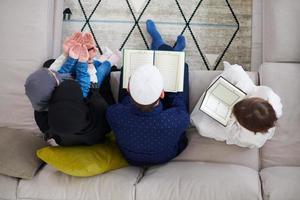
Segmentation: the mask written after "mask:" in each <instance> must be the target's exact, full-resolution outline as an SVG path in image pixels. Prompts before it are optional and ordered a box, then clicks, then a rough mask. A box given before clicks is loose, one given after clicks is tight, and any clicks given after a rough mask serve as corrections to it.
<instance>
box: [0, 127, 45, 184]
mask: <svg viewBox="0 0 300 200" xmlns="http://www.w3.org/2000/svg"><path fill="white" fill-rule="evenodd" d="M0 137H1V139H0V152H1V153H0V174H4V175H7V176H12V177H17V178H23V179H30V178H33V176H34V174H35V172H36V171H37V170H38V169H39V167H40V166H41V164H42V161H41V160H40V159H38V157H37V156H36V155H35V152H36V150H37V149H40V148H42V147H44V146H47V143H46V142H44V140H43V139H42V138H41V137H38V136H36V135H35V134H33V133H31V132H27V131H24V130H18V129H11V128H4V127H1V128H0Z"/></svg>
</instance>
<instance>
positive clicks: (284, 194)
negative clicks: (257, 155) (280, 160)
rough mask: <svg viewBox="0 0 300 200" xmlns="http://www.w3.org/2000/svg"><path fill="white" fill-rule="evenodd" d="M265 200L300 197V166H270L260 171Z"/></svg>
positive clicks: (288, 199)
mask: <svg viewBox="0 0 300 200" xmlns="http://www.w3.org/2000/svg"><path fill="white" fill-rule="evenodd" d="M260 175H261V180H262V185H263V196H264V200H282V199H284V200H297V199H299V198H300V190H299V186H300V167H269V168H265V169H263V170H262V171H261V172H260Z"/></svg>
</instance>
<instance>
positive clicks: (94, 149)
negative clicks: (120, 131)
mask: <svg viewBox="0 0 300 200" xmlns="http://www.w3.org/2000/svg"><path fill="white" fill-rule="evenodd" d="M37 156H38V157H39V158H40V159H42V160H43V161H45V162H46V163H47V164H49V165H51V166H52V167H54V168H55V169H57V170H59V171H61V172H63V173H65V174H68V175H71V176H79V177H86V176H94V175H97V174H101V173H104V172H107V171H109V170H113V169H118V168H122V167H125V166H127V165H128V164H127V161H126V160H125V159H124V158H123V156H122V154H121V152H120V150H119V148H118V146H117V144H116V142H115V138H114V136H113V134H112V133H110V134H108V135H107V136H106V138H105V141H104V142H103V143H101V144H96V145H92V146H70V147H63V146H57V147H45V148H42V149H40V150H38V151H37Z"/></svg>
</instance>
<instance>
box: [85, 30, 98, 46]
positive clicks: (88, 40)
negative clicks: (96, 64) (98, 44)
mask: <svg viewBox="0 0 300 200" xmlns="http://www.w3.org/2000/svg"><path fill="white" fill-rule="evenodd" d="M82 40H83V44H85V45H91V46H95V41H94V38H93V35H92V34H91V33H89V32H86V33H83V34H82Z"/></svg>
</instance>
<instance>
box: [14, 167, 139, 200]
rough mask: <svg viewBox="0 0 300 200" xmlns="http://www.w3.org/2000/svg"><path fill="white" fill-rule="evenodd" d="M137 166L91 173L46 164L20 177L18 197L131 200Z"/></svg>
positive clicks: (61, 199) (137, 171)
mask: <svg viewBox="0 0 300 200" xmlns="http://www.w3.org/2000/svg"><path fill="white" fill-rule="evenodd" d="M140 173H141V169H139V168H136V167H127V168H123V169H119V170H114V171H111V172H108V173H105V174H101V175H98V176H94V177H87V178H78V177H71V176H68V175H65V174H63V173H61V172H58V171H56V170H55V169H53V168H52V167H50V166H48V165H46V166H45V167H44V168H43V169H42V170H41V171H39V173H38V174H37V175H36V176H35V177H34V178H33V179H32V180H24V179H23V180H21V181H20V183H19V186H18V198H19V199H24V200H25V199H39V200H49V199H51V200H63V199H66V200H70V199H72V200H82V199H85V200H102V199H122V200H126V199H128V200H132V198H133V197H132V194H133V191H134V184H135V183H136V181H137V180H138V178H139V176H140Z"/></svg>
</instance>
